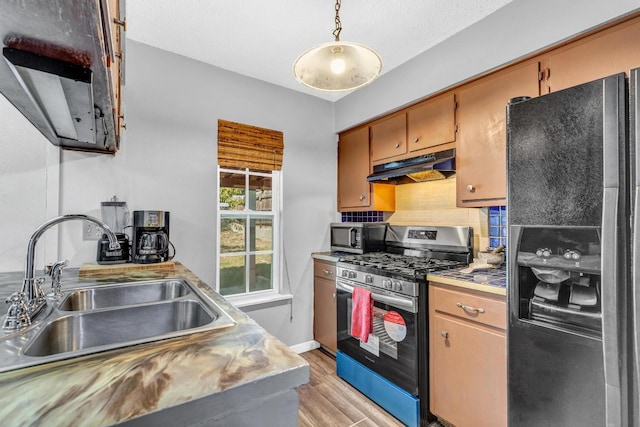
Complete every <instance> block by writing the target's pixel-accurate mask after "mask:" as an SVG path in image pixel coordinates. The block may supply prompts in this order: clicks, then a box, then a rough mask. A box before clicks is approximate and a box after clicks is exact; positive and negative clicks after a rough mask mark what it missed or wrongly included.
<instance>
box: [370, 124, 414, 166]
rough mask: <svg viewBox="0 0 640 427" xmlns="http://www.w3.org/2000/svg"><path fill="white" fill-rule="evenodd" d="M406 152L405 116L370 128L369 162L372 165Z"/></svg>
mask: <svg viewBox="0 0 640 427" xmlns="http://www.w3.org/2000/svg"><path fill="white" fill-rule="evenodd" d="M406 152H407V115H406V114H400V115H397V116H393V117H390V118H388V119H386V120H383V121H381V122H379V123H376V124H374V125H373V126H371V161H372V162H373V163H376V162H379V161H380V160H384V159H388V158H390V157H396V156H401V155H403V154H405V153H406Z"/></svg>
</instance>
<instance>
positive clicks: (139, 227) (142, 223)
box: [131, 211, 171, 264]
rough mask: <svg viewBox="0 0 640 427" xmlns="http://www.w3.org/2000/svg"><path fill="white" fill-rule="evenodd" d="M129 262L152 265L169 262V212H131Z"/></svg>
mask: <svg viewBox="0 0 640 427" xmlns="http://www.w3.org/2000/svg"><path fill="white" fill-rule="evenodd" d="M132 240H133V242H132V245H131V247H132V255H131V261H132V262H134V263H136V264H154V263H158V262H165V261H168V260H170V259H171V258H170V257H169V245H170V243H169V212H165V211H133V237H132Z"/></svg>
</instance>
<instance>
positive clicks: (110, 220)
mask: <svg viewBox="0 0 640 427" xmlns="http://www.w3.org/2000/svg"><path fill="white" fill-rule="evenodd" d="M100 212H101V216H102V221H104V223H105V224H107V225H108V226H109V228H110V229H111V231H113V233H114V234H115V235H116V237H117V239H118V243H119V244H120V249H115V250H114V249H110V248H109V239H108V238H107V235H106V234H103V235H102V238H101V239H100V240H99V241H98V250H97V253H96V262H97V263H98V264H101V265H104V264H122V263H127V262H131V256H130V255H131V252H130V244H129V237H128V236H127V235H126V234H125V232H124V230H125V228H128V227H129V221H130V217H129V209H128V208H127V202H123V201H119V200H118V198H117V197H116V196H113V197H112V198H111V200H109V201H107V202H102V203H100Z"/></svg>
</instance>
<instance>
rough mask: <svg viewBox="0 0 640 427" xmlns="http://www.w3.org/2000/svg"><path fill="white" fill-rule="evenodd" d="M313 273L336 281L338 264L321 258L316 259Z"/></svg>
mask: <svg viewBox="0 0 640 427" xmlns="http://www.w3.org/2000/svg"><path fill="white" fill-rule="evenodd" d="M313 275H314V276H315V277H320V278H323V279H327V280H331V281H334V280H335V279H336V264H335V263H334V262H327V261H321V260H317V259H316V260H314V262H313Z"/></svg>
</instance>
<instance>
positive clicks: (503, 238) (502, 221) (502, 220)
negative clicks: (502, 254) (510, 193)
mask: <svg viewBox="0 0 640 427" xmlns="http://www.w3.org/2000/svg"><path fill="white" fill-rule="evenodd" d="M506 225H507V208H506V206H491V207H489V246H490V247H491V248H496V247H498V246H500V245H504V247H506V246H507V227H506Z"/></svg>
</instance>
